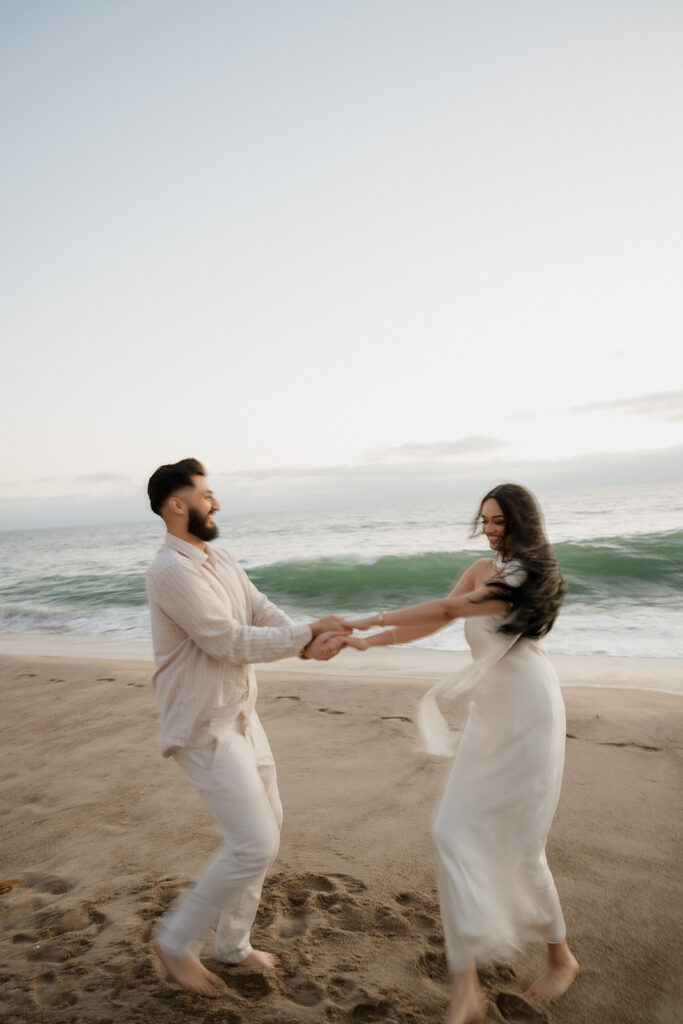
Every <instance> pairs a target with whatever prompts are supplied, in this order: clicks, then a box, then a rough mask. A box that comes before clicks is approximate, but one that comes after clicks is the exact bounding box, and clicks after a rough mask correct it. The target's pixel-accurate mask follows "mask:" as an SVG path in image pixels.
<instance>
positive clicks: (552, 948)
mask: <svg viewBox="0 0 683 1024" xmlns="http://www.w3.org/2000/svg"><path fill="white" fill-rule="evenodd" d="M578 973H579V963H578V960H577V959H576V957H575V956H574V954H573V953H572V952H571V950H570V949H569V946H568V945H567V943H566V942H553V943H550V944H549V945H548V969H547V970H546V972H545V974H542V975H541V977H540V978H536V981H533V982H532V983H531V985H529V987H528V989H527V990H526V992H525V993H524V995H525V996H530V997H531V998H532V999H538V1000H539V1001H540V1002H542V1003H552V1002H553V1000H554V999H559V998H560V996H561V995H563V994H564V993H565V992H566V991H567V989H568V988H569V986H570V985H571V984H572V982H573V981H574V979H575V978H576V975H577V974H578Z"/></svg>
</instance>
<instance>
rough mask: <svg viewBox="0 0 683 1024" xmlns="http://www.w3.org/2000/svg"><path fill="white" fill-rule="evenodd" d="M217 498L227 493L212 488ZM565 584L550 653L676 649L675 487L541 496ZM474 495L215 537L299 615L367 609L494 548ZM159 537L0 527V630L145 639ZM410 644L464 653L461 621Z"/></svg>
mask: <svg viewBox="0 0 683 1024" xmlns="http://www.w3.org/2000/svg"><path fill="white" fill-rule="evenodd" d="M219 497H220V498H221V500H222V503H223V506H224V508H225V507H227V506H229V495H219ZM539 499H540V501H541V504H542V506H543V509H544V513H545V517H546V524H547V528H548V534H549V537H550V539H551V542H552V543H553V545H554V547H555V550H556V552H557V555H558V558H559V562H560V566H561V568H562V571H563V573H564V575H565V576H566V578H567V581H568V584H569V594H568V597H567V600H566V602H565V605H564V607H563V609H562V611H561V613H560V616H559V618H558V620H557V622H556V624H555V626H554V628H553V630H552V632H551V633H550V635H549V637H548V639H547V641H546V642H547V646H548V649H549V650H550V651H551V652H554V653H561V654H601V655H615V656H616V655H620V656H632V657H651V658H660V657H667V658H680V657H683V628H682V626H683V528H682V527H683V484H666V485H656V486H653V485H640V486H637V487H633V486H631V487H609V488H590V489H586V490H582V491H578V490H574V491H553V492H548V493H547V494H539ZM475 511H476V502H472V501H464V500H461V501H455V502H448V503H443V504H425V505H421V504H411V505H405V504H404V505H392V506H387V507H372V508H357V509H350V510H349V509H344V510H337V511H320V510H316V511H315V512H313V511H302V512H283V513H279V514H277V513H268V514H267V515H266V514H261V515H249V516H230V515H229V514H226V513H220V514H219V516H218V524H219V526H220V531H221V533H220V537H219V539H218V540H216V541H215V542H214V543H215V544H216V545H218V546H226V547H228V548H229V549H230V550H231V551H232V552H233V554H234V555H235V556H236V557H237V559H238V560H239V562H240V564H241V565H242V566H244V568H245V569H246V570H247V572H248V573H249V576H250V577H251V579H252V581H253V582H254V583H255V584H256V586H257V587H258V588H259V589H260V590H262V591H264V592H265V593H266V594H267V595H268V596H269V597H270V598H271V600H273V601H275V603H276V604H278V605H279V606H280V607H281V608H283V609H284V610H285V611H286V612H287V613H288V614H289V615H291V616H292V618H294V619H295V620H298V621H302V620H308V619H311V618H316V617H318V616H319V615H322V614H324V613H327V612H340V613H348V614H362V613H368V612H372V611H377V610H381V609H383V608H396V607H400V606H401V605H404V604H414V603H416V602H418V601H425V600H429V599H432V598H434V597H440V596H443V595H445V594H446V593H447V592H448V590H449V589H450V587H451V586H452V584H453V582H454V580H455V579H456V578H457V576H458V575H459V574H460V572H462V570H463V569H464V568H465V566H466V565H468V563H470V562H471V561H473V560H474V559H476V558H480V557H482V556H483V555H484V554H486V553H487V552H488V545H487V544H486V542H485V540H484V538H482V537H481V536H479V537H476V538H472V537H471V536H470V535H469V533H470V522H471V518H472V516H473V514H474V512H475ZM162 540H163V524H162V523H161V521H160V520H159V519H157V518H156V517H153V516H152V515H151V514H150V518H149V520H147V521H145V522H141V523H119V524H112V525H106V526H103V525H98V526H87V527H60V528H58V529H41V530H15V531H7V532H3V533H0V628H2V629H3V630H8V631H12V632H13V633H22V632H26V633H27V634H28V633H36V632H38V633H41V634H44V635H49V634H65V635H71V636H79V637H98V638H109V639H124V640H125V639H130V640H143V639H148V638H149V617H148V613H147V605H146V596H145V580H144V577H145V571H146V568H147V566H148V564H149V562H150V561H151V559H152V558H153V557H154V554H155V553H156V551H157V550H158V548H159V547H160V545H161V543H162ZM416 646H418V647H426V648H432V649H437V650H462V649H465V647H466V643H465V640H464V637H463V630H462V624H460V623H455V624H453V625H451V626H449V627H447V628H446V629H444V630H442V631H441V632H439V633H437V634H435V635H434V636H431V637H427V638H425V639H423V640H421V641H418V642H417V644H416Z"/></svg>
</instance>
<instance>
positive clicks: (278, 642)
mask: <svg viewBox="0 0 683 1024" xmlns="http://www.w3.org/2000/svg"><path fill="white" fill-rule="evenodd" d="M147 595H148V598H149V610H150V618H151V621H152V642H153V644H154V661H155V665H156V670H155V672H154V677H153V681H154V687H155V690H156V697H157V704H158V707H159V713H160V715H161V737H160V744H161V752H162V754H163V755H164V757H167V756H168V755H169V754H171V753H172V751H173V749H174V748H175V747H203V746H208V744H210V743H211V742H212V740H213V739H214V737H215V735H216V733H217V731H218V729H219V727H220V726H221V725H224V724H225V723H226V722H230V721H234V720H235V719H237V718H238V717H239V716H246V717H249V716H250V715H251V714H253V712H254V707H255V704H256V676H255V673H254V668H253V664H252V663H253V662H260V661H277V659H278V658H287V657H291V656H292V655H295V654H298V653H299V651H300V650H301V649H302V648H303V647H305V646H306V644H308V643H309V642H310V641H311V639H312V632H311V627H310V626H308V625H305V624H304V625H298V626H297V625H295V624H294V623H293V622H292V620H291V619H290V618H289V616H287V615H285V613H284V612H283V611H280V609H279V608H277V607H276V606H275V605H274V604H273V603H272V602H271V601H269V600H268V598H267V597H266V596H265V595H264V594H262V593H261V592H260V591H259V590H257V588H256V587H255V586H254V584H253V583H252V582H251V580H250V579H249V577H248V576H247V574H246V573H245V572H244V570H243V569H242V568H241V567H240V566H239V565H238V563H237V561H236V560H235V559H234V558H233V556H232V555H231V554H230V553H229V552H228V551H225V550H224V549H221V548H217V549H214V548H210V547H206V548H205V549H202V548H199V547H196V546H195V545H194V544H190V543H188V542H187V541H184V540H181V539H180V538H179V537H174V536H173V535H172V534H170V533H167V534H166V542H165V544H164V546H163V547H162V548H161V549H160V551H159V552H158V554H157V556H156V558H155V559H154V561H153V562H152V564H151V565H150V567H149V569H148V571H147Z"/></svg>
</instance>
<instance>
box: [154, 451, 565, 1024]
mask: <svg viewBox="0 0 683 1024" xmlns="http://www.w3.org/2000/svg"><path fill="white" fill-rule="evenodd" d="M148 495H149V499H150V504H151V508H152V511H153V512H156V513H157V514H158V515H159V516H161V518H162V519H163V520H164V523H165V526H166V531H167V532H166V539H165V543H164V545H163V547H162V548H161V550H160V551H159V552H158V554H157V556H156V557H155V559H154V561H153V562H152V564H151V566H150V568H149V570H148V573H147V592H148V597H149V606H150V616H151V625H152V639H153V643H154V656H155V666H156V668H155V673H154V686H155V690H156V696H157V703H158V707H159V712H160V717H161V752H162V754H163V755H164V756H171V757H173V758H174V760H175V761H176V763H177V764H178V767H179V768H180V769H181V771H182V772H183V774H184V775H185V776H186V777H187V778H188V780H189V781H190V782H191V783H192V784H193V785H194V786H195V788H196V789H197V791H198V793H199V795H200V796H201V798H202V800H203V801H204V803H205V804H206V806H207V807H208V809H209V810H210V812H211V814H212V815H213V817H214V818H215V820H216V822H217V824H218V826H219V828H220V830H221V833H222V835H223V841H224V845H223V846H222V848H221V849H220V850H219V852H218V853H217V854H216V856H215V857H214V858H213V860H211V861H210V862H209V864H208V865H207V867H206V868H205V870H204V872H203V874H202V875H201V877H200V878H199V880H198V881H197V883H196V885H195V887H194V888H192V889H190V890H188V891H187V892H186V893H185V894H184V895H183V896H182V898H181V899H180V900H179V901H178V902H177V903H176V904H175V905H174V906H173V907H172V908H171V910H170V911H169V912H168V913H167V914H165V916H164V917H163V918H162V919H161V920H160V921H159V923H158V925H157V929H156V938H155V940H154V949H155V952H156V954H157V956H158V957H159V959H160V961H161V962H162V964H163V966H164V967H165V968H166V970H167V971H168V973H169V974H170V976H171V977H172V978H173V979H174V980H175V981H176V982H177V983H178V984H179V985H181V986H182V987H183V988H184V989H186V990H188V991H190V992H195V993H197V994H200V995H203V996H208V997H215V996H217V995H220V994H221V992H222V991H224V990H225V985H224V983H223V981H222V980H221V979H220V978H219V977H218V976H217V975H216V974H213V973H212V972H210V971H208V970H207V969H206V968H205V967H204V966H203V965H202V963H201V962H200V960H199V959H198V958H197V956H196V947H197V945H198V943H199V941H200V940H201V938H202V937H203V936H204V934H205V933H206V932H207V931H208V930H209V928H211V927H212V926H213V925H214V924H216V938H215V943H214V954H215V957H216V959H217V960H219V961H221V962H223V963H226V964H231V965H235V964H243V965H247V966H251V967H253V968H256V969H262V970H272V969H274V968H275V967H276V966H277V958H276V957H275V956H274V955H273V954H271V953H268V952H265V951H263V950H256V949H253V948H252V946H251V944H250V941H249V936H250V930H251V925H252V923H253V920H254V917H255V916H256V911H257V909H258V904H259V900H260V895H261V887H262V884H263V880H264V878H265V874H266V871H267V869H268V866H269V865H270V863H271V862H272V861H273V859H274V858H275V856H276V854H277V851H278V847H279V836H280V826H281V823H282V805H281V803H280V798H279V795H278V789H277V779H276V772H275V765H274V761H273V755H272V753H271V750H270V746H269V744H268V739H267V737H266V734H265V732H264V730H263V726H262V725H261V722H260V720H259V718H258V715H257V713H256V708H255V704H256V679H255V674H254V668H253V666H254V664H256V663H260V662H267V661H275V660H278V659H280V658H287V657H291V656H293V655H297V654H301V656H302V657H306V658H316V659H319V660H328V659H329V658H331V657H334V655H336V654H337V653H338V652H339V650H340V649H341V648H342V647H354V648H356V649H357V650H366V649H367V648H369V647H376V646H380V645H384V644H404V643H409V642H410V641H412V640H416V639H418V638H420V637H424V636H428V635H429V634H431V633H434V632H436V631H437V630H439V629H442V628H443V627H444V626H446V625H448V624H449V623H450V622H452V621H453V620H455V619H458V618H462V619H464V620H465V634H466V637H467V640H468V643H469V645H470V647H471V649H472V655H473V662H472V664H471V665H470V666H468V667H467V668H465V669H464V670H462V671H460V672H458V673H456V674H455V675H453V676H449V677H447V678H445V679H443V680H441V681H440V682H438V683H437V684H436V686H434V687H432V689H431V690H429V691H428V692H427V693H426V694H425V696H424V697H423V698H422V700H421V701H420V705H419V708H418V726H419V731H420V737H421V745H422V747H423V749H424V750H426V751H427V752H428V753H431V754H435V755H440V756H452V755H453V753H454V744H453V738H452V736H451V734H450V730H449V728H448V726H447V724H446V722H445V720H444V718H443V716H442V715H441V712H440V710H439V705H438V698H440V697H453V696H457V695H458V694H460V693H464V692H465V691H471V698H472V700H471V704H470V710H469V715H468V719H467V724H466V727H465V729H464V731H463V734H462V736H461V739H460V742H459V744H458V747H457V752H455V758H454V761H453V767H452V770H451V773H450V776H449V779H448V782H447V784H446V788H445V791H444V794H443V797H442V800H441V805H440V807H439V811H438V813H437V816H436V820H435V823H434V827H433V838H434V844H435V851H436V869H437V880H438V886H439V898H440V905H441V916H442V920H443V927H444V933H445V940H446V954H447V960H448V966H449V970H450V972H451V977H452V991H451V999H450V1002H449V1005H448V1009H447V1014H446V1021H447V1024H475V1022H479V1021H483V1019H484V1017H485V1016H486V1007H487V1000H486V996H485V994H484V992H483V990H482V988H481V986H480V984H479V980H478V977H477V970H476V965H477V963H484V962H487V961H491V960H500V959H501V958H509V957H510V955H511V954H512V953H514V952H515V951H516V950H518V949H519V948H520V945H521V943H522V942H525V941H531V940H534V941H541V942H544V943H546V944H547V951H548V959H547V969H546V971H545V972H544V973H543V974H542V975H541V977H539V978H538V979H536V981H534V982H533V983H532V984H531V986H530V987H529V989H528V990H527V993H526V994H527V995H529V996H531V997H533V998H536V999H539V1000H542V1001H547V1002H549V1001H551V1000H554V999H557V998H558V997H559V996H560V995H562V993H563V992H564V991H566V989H567V988H568V987H569V986H570V985H571V983H572V982H573V980H574V978H575V977H576V975H577V973H578V969H579V968H578V963H577V962H576V960H575V958H574V956H573V954H572V953H571V951H570V949H569V947H568V945H567V941H566V932H565V926H564V920H563V917H562V911H561V908H560V903H559V899H558V896H557V891H556V889H555V885H554V882H553V878H552V875H551V873H550V869H549V867H548V864H547V861H546V857H545V844H546V838H547V835H548V831H549V828H550V825H551V822H552V819H553V816H554V813H555V808H556V806H557V801H558V798H559V793H560V787H561V782H562V770H563V764H564V742H565V717H564V704H563V701H562V696H561V693H560V688H559V681H558V679H557V675H556V673H555V671H554V669H553V667H552V664H551V663H550V660H549V659H548V656H547V654H546V653H545V650H544V648H543V644H542V642H541V639H542V637H543V636H545V635H546V633H547V632H548V631H549V630H550V628H551V626H552V624H553V622H554V620H555V617H556V615H557V613H558V611H559V608H560V605H561V603H562V600H563V598H564V593H565V590H566V586H565V583H564V580H563V578H562V576H561V574H560V571H559V567H558V564H557V559H556V557H555V554H554V552H553V550H552V548H551V546H550V544H549V543H548V540H547V538H546V535H545V530H544V526H543V519H542V515H541V512H540V509H539V507H538V505H537V503H536V500H535V499H534V497H533V495H531V494H530V493H529V491H527V490H526V489H525V488H523V487H520V486H519V485H517V484H501V485H499V486H497V487H494V488H493V489H492V490H491V491H490V492H489V493H488V494H487V495H486V496H485V497H484V498H483V499H482V501H481V503H480V506H479V509H478V512H477V515H476V517H475V521H474V523H473V528H474V531H476V532H483V533H484V535H485V536H486V537H487V539H488V542H489V546H490V548H491V551H492V553H493V557H492V558H482V559H480V560H478V561H476V562H475V563H473V564H472V565H471V566H470V567H469V568H468V569H466V570H465V572H464V573H463V574H462V576H461V577H460V579H459V580H458V581H457V582H456V584H455V586H454V587H453V589H452V591H451V592H450V594H448V596H447V597H445V598H443V599H440V600H434V601H428V602H424V603H422V604H417V605H412V606H408V607H405V608H402V609H399V610H396V611H384V612H380V613H378V614H375V615H370V616H367V617H365V618H361V619H357V620H354V621H349V622H347V621H346V620H345V619H343V618H341V617H340V616H337V615H328V616H325V617H323V618H321V619H318V620H317V621H316V622H313V623H310V624H295V623H293V622H292V621H291V619H290V618H289V617H288V616H287V615H285V613H284V612H282V611H281V610H280V609H279V608H278V607H277V606H276V605H274V604H273V603H272V602H271V601H269V600H268V598H267V597H266V596H265V595H264V594H262V593H261V592H260V591H259V590H257V588H256V587H255V586H254V585H253V584H252V583H251V581H250V580H249V578H248V576H247V575H246V573H245V572H244V570H243V569H242V568H241V567H240V566H239V565H238V563H237V561H236V560H235V559H234V558H233V556H232V555H231V554H230V553H229V552H227V551H226V550H225V549H216V548H212V547H210V546H209V543H208V542H210V541H211V540H213V539H214V538H215V537H216V536H217V535H218V528H217V526H216V523H215V513H216V512H217V511H218V510H219V509H220V505H219V503H218V501H217V499H216V497H215V495H214V494H213V492H212V490H211V488H210V486H209V484H208V481H207V478H206V473H205V470H204V467H203V466H202V464H201V463H200V462H198V461H197V460H196V459H183V460H181V461H180V462H177V463H174V464H170V465H164V466H161V467H159V469H157V470H156V471H155V473H153V474H152V476H151V478H150V480H149V484H148ZM373 627H380V631H379V632H375V633H372V634H371V635H369V636H357V635H355V634H354V633H353V632H352V631H353V630H359V631H361V632H364V631H367V630H369V629H371V628H373Z"/></svg>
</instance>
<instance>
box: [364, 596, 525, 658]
mask: <svg viewBox="0 0 683 1024" xmlns="http://www.w3.org/2000/svg"><path fill="white" fill-rule="evenodd" d="M456 589H458V588H457V586H456V587H455V588H454V590H453V591H452V592H451V594H449V596H448V597H446V598H443V599H442V600H439V601H426V602H425V603H424V604H414V605H411V606H410V607H409V608H400V609H399V610H398V611H395V612H381V613H380V614H377V615H368V616H367V617H366V618H364V619H356V620H351V621H349V623H348V625H349V626H352V627H353V628H354V629H370V628H371V627H372V626H395V627H397V628H395V629H389V630H386V631H385V632H384V633H375V634H374V635H373V636H369V637H348V638H347V641H346V643H347V646H349V647H355V648H357V649H358V650H362V651H364V650H366V649H367V648H368V647H381V646H383V645H384V644H405V643H409V642H410V641H411V640H418V639H419V638H420V637H423V636H429V635H430V633H436V632H437V630H439V629H443V628H444V626H447V625H448V623H449V622H453V621H454V620H455V619H467V618H470V617H472V616H473V615H505V614H506V612H507V611H508V608H509V605H508V603H507V601H501V600H500V598H497V597H491V596H490V594H491V592H490V590H489V589H488V587H478V588H477V589H476V590H471V591H470V592H469V593H466V594H462V593H460V594H456V593H455V590H456Z"/></svg>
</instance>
